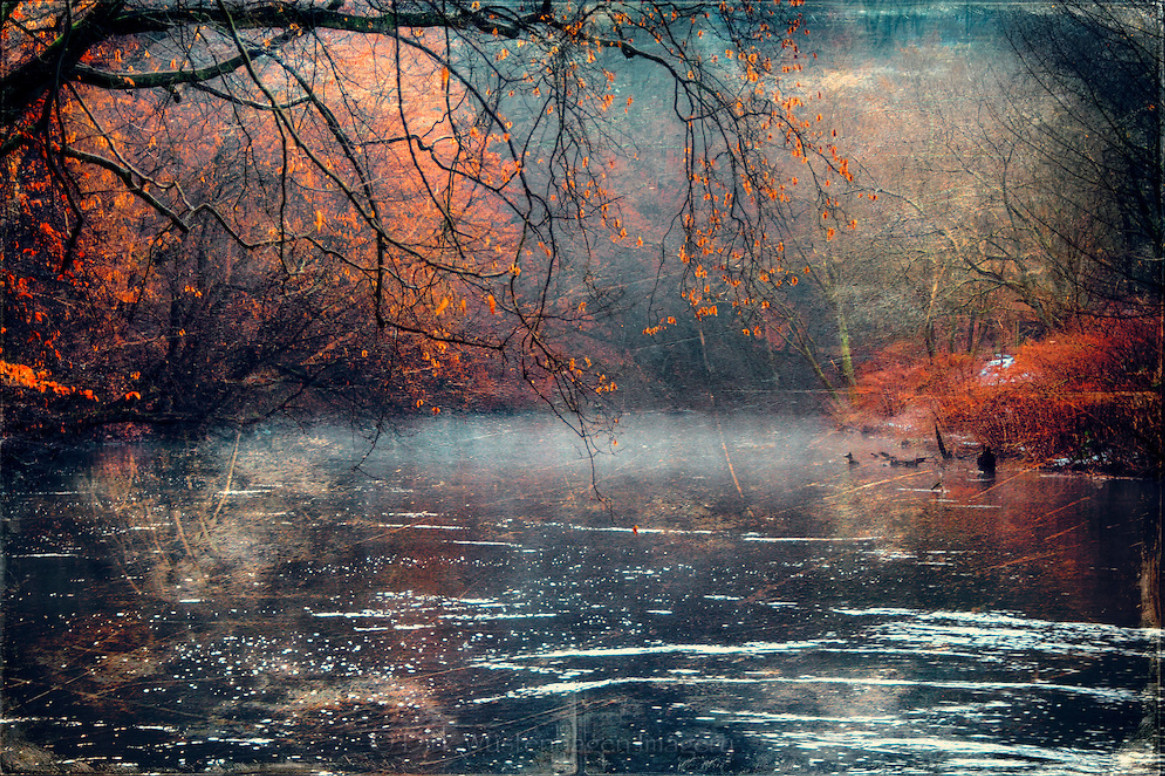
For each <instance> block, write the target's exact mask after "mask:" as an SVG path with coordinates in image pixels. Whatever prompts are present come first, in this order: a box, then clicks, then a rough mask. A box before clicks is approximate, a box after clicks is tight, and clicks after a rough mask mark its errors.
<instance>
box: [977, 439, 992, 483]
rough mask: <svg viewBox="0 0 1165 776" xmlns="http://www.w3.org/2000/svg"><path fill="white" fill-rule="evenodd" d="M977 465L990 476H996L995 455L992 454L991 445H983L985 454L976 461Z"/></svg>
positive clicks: (982, 453) (980, 454) (980, 455)
mask: <svg viewBox="0 0 1165 776" xmlns="http://www.w3.org/2000/svg"><path fill="white" fill-rule="evenodd" d="M975 465H976V466H978V467H979V471H981V472H983V473H984V474H986V475H988V476H991V475H994V474H995V453H993V452H991V445H983V452H981V453H979V457H978V458H976V459H975Z"/></svg>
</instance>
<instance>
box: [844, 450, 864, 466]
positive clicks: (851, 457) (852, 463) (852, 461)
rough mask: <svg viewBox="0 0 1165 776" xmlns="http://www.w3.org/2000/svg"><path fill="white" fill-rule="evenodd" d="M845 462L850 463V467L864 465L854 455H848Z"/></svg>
mask: <svg viewBox="0 0 1165 776" xmlns="http://www.w3.org/2000/svg"><path fill="white" fill-rule="evenodd" d="M845 460H846V461H848V462H849V465H850V466H861V465H862V462H861V461H859V460H858V459H857V458H854V454H853V453H846V454H845Z"/></svg>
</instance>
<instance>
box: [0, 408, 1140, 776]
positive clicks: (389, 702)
mask: <svg viewBox="0 0 1165 776" xmlns="http://www.w3.org/2000/svg"><path fill="white" fill-rule="evenodd" d="M617 441H618V444H617V445H615V446H614V447H613V448H611V449H610V450H606V451H604V452H603V453H601V454H600V455H598V456H597V458H596V459H595V461H594V468H593V470H592V464H591V459H590V458H589V457H588V456H587V455H586V454H585V451H584V449H583V448H582V446H581V444H580V443H579V441H578V440H577V438H575V437H574V436H573V435H572V434H571V433H570V431H569V430H568V429H567V428H565V427H564V426H563V425H562V424H561V423H559V422H558V421H556V420H554V419H552V418H545V417H541V416H530V415H515V416H490V417H469V418H457V417H441V418H436V419H433V420H431V421H427V422H424V423H419V424H417V425H416V426H415V427H414V428H411V429H405V430H401V431H396V432H392V433H386V434H384V435H383V436H381V438H380V439H379V440H378V441H377V443H376V445H375V447H374V448H373V449H371V450H370V449H369V446H368V443H367V440H366V439H364V438H363V437H361V436H360V435H359V434H356V433H354V432H352V431H350V430H345V429H342V428H338V427H328V426H315V427H310V428H298V427H295V428H279V427H270V428H265V429H261V430H257V431H256V430H253V431H247V432H244V433H242V434H241V435H237V436H236V435H235V434H234V433H233V432H232V433H226V434H223V435H221V436H218V437H215V438H213V439H210V440H205V441H201V442H183V443H179V442H160V441H157V440H155V441H147V442H141V443H136V444H128V443H119V444H106V445H99V446H89V447H85V448H80V449H76V450H71V451H68V452H65V453H60V454H58V455H56V456H55V457H53V458H52V460H44V461H27V462H26V463H25V465H24V466H23V467H19V468H15V469H14V468H10V469H9V470H8V471H7V472H6V477H7V478H6V484H5V494H4V496H5V522H4V542H5V546H4V559H5V562H6V565H7V568H6V586H5V591H4V593H5V597H4V609H3V611H4V619H3V634H2V636H3V656H4V672H3V708H2V713H3V718H2V725H3V729H4V736H5V739H4V740H5V742H6V747H8V751H10V752H16V753H17V754H10V755H9V761H8V765H9V769H10V770H19V769H20V768H26V769H29V770H35V769H37V768H44V769H49V768H52V769H67V768H79V767H95V768H99V769H107V770H110V769H111V770H115V771H118V772H124V773H133V772H140V771H151V772H158V771H175V772H238V771H240V770H247V769H251V770H254V769H259V770H269V771H279V772H297V771H304V772H323V771H328V772H372V771H375V772H389V771H391V772H414V773H489V774H509V773H533V774H574V773H608V772H610V773H634V774H646V773H797V774H827V773H839V774H842V773H844V774H944V776H957V775H959V774H984V773H988V772H989V773H993V774H994V773H1008V774H1047V775H1052V774H1101V773H1104V774H1108V773H1115V774H1146V775H1147V774H1155V773H1157V772H1159V769H1160V760H1159V756H1160V755H1159V750H1158V751H1157V752H1156V753H1155V752H1154V747H1155V746H1156V747H1159V738H1157V740H1156V743H1154V739H1155V737H1158V736H1159V730H1158V718H1157V717H1156V716H1155V715H1156V714H1157V711H1156V710H1157V709H1158V708H1159V705H1160V697H1161V687H1160V659H1161V643H1162V641H1161V637H1162V631H1161V625H1160V619H1159V618H1160V612H1159V611H1157V610H1156V609H1157V608H1159V603H1157V604H1152V603H1148V602H1151V601H1152V600H1154V599H1153V592H1154V586H1155V585H1159V581H1158V580H1156V579H1155V577H1154V573H1155V572H1154V571H1153V569H1154V568H1155V566H1154V565H1153V563H1154V557H1156V558H1157V560H1156V562H1158V563H1159V552H1160V548H1159V546H1157V547H1156V548H1152V547H1151V546H1150V545H1149V544H1146V541H1145V539H1146V536H1150V535H1151V534H1150V533H1149V532H1147V531H1146V530H1145V529H1146V526H1147V525H1149V524H1150V523H1151V521H1152V520H1153V519H1155V518H1157V517H1158V516H1159V514H1160V502H1159V500H1160V490H1159V486H1158V485H1157V484H1156V483H1148V482H1144V481H1139V480H1128V479H1099V478H1089V477H1083V476H1077V475H1064V474H1055V473H1047V472H1041V471H1038V470H1034V469H1025V468H1023V467H1022V466H1020V465H1018V464H1015V463H1013V462H1008V461H1004V462H1002V463H1001V466H1000V468H999V471H998V473H997V475H996V477H995V478H993V479H983V478H981V477H980V476H979V474H978V472H977V471H975V469H974V467H973V465H971V462H970V461H969V460H965V459H964V460H956V461H951V462H946V463H945V464H943V463H941V462H938V461H935V460H933V459H929V458H928V459H927V460H925V461H922V462H921V463H920V464H919V465H917V466H891V465H889V461H888V459H887V457H886V456H887V455H893V456H895V457H896V458H901V459H913V458H915V457H923V456H925V455H926V451H923V450H913V449H910V448H903V447H902V446H901V445H900V444H899V443H898V442H897V441H896V440H880V439H875V438H866V437H860V436H857V435H846V434H843V433H840V432H837V431H834V430H832V429H831V428H830V427H828V426H827V425H825V424H824V423H822V422H821V421H819V420H816V419H796V418H787V417H781V416H777V415H772V416H765V415H755V414H754V415H730V416H724V417H718V418H714V417H710V416H706V415H699V414H662V413H660V414H638V415H629V416H627V417H626V418H624V419H623V421H622V422H621V423H620V425H619V426H618V434H617ZM846 452H852V453H853V455H854V457H855V458H856V460H858V461H859V462H860V464H859V465H850V464H848V463H847V461H846V460H845V458H844V457H843V456H844V455H845V453H846ZM592 475H593V479H594V482H595V483H597V487H596V485H594V484H592ZM1156 601H1158V602H1159V598H1156Z"/></svg>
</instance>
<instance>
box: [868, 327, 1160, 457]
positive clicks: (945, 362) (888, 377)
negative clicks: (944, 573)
mask: <svg viewBox="0 0 1165 776" xmlns="http://www.w3.org/2000/svg"><path fill="white" fill-rule="evenodd" d="M1157 338H1158V330H1157V324H1156V321H1153V320H1151V319H1149V320H1146V319H1108V320H1100V321H1098V320H1091V321H1088V322H1081V323H1078V324H1076V325H1074V326H1073V327H1071V328H1069V329H1065V330H1062V331H1059V332H1055V333H1053V334H1050V335H1048V336H1046V337H1044V338H1042V339H1038V340H1032V341H1029V342H1026V343H1024V344H1022V345H1019V346H1018V347H1016V348H1014V349H1012V350H1011V352H1010V353H1008V354H992V355H990V356H975V355H969V354H966V353H948V354H943V355H938V356H934V357H931V358H927V357H926V356H925V354H923V353H920V352H917V351H912V349H911V348H910V347H908V346H906V345H903V344H899V345H898V346H896V347H891V348H888V349H887V350H886V351H884V352H883V353H882V354H880V356H879V357H877V358H875V359H872V360H871V361H870V362H869V364H868V365H867V366H866V368H865V369H863V370H862V371H861V372H860V374H859V378H858V384H857V387H856V389H855V391H854V396H853V401H852V409H853V410H854V411H856V413H857V417H860V418H866V419H868V420H870V421H872V422H879V421H888V420H891V419H895V420H897V421H899V422H904V423H906V424H907V425H908V426H909V427H910V428H911V429H912V430H913V432H914V433H915V434H916V435H918V436H929V435H930V434H932V433H933V426H934V425H937V426H938V427H939V428H940V429H942V430H944V431H945V433H947V434H948V435H952V436H962V437H963V438H965V439H967V440H970V441H974V442H975V443H977V444H988V445H991V446H992V447H993V448H995V449H996V450H997V451H999V452H1001V453H1002V454H1004V455H1008V456H1014V457H1018V458H1022V459H1024V460H1027V461H1031V462H1035V463H1040V464H1061V465H1062V464H1066V463H1071V464H1075V465H1080V466H1086V467H1092V468H1114V469H1121V470H1125V471H1127V470H1147V469H1152V468H1154V467H1155V466H1158V465H1159V462H1160V457H1161V451H1162V447H1161V445H1162V441H1163V436H1165V431H1163V429H1165V426H1163V425H1162V418H1161V393H1160V384H1159V381H1160V375H1159V373H1158V371H1157V370H1158V369H1159V343H1158V339H1157ZM852 419H853V418H852V417H851V420H852Z"/></svg>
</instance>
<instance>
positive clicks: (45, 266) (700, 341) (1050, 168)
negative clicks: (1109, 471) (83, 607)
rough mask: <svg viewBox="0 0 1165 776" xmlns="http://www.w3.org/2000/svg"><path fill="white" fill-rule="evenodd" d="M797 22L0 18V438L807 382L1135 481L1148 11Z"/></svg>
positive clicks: (502, 17) (749, 10)
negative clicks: (1106, 467)
mask: <svg viewBox="0 0 1165 776" xmlns="http://www.w3.org/2000/svg"><path fill="white" fill-rule="evenodd" d="M799 6H801V3H798V2H735V3H707V2H694V1H693V2H634V3H631V2H628V3H565V2H506V3H502V2H497V3H488V2H476V1H472V0H465V1H462V0H371V1H369V0H340V1H339V2H337V1H336V0H332V2H328V3H309V2H266V3H258V4H255V3H229V2H225V0H216V1H215V2H203V1H202V0H199V2H191V1H189V0H146V1H144V2H137V3H135V2H127V1H126V0H119V1H115V0H96V1H95V2H87V3H78V2H68V1H66V0H56V1H43V0H42V1H38V2H15V1H14V0H5V2H3V3H2V4H0V22H2V27H0V36H2V41H3V44H4V45H3V46H2V53H0V56H2V57H3V72H2V74H0V116H2V120H0V163H3V164H4V166H5V174H4V176H2V185H3V186H4V189H5V190H4V202H5V203H6V204H5V214H4V219H3V232H2V234H0V256H2V261H3V266H2V267H0V282H2V283H3V293H4V301H5V304H4V308H3V320H2V321H0V330H2V334H0V337H2V342H0V347H2V348H3V350H2V351H0V391H2V392H3V393H4V399H5V404H6V406H7V408H8V409H7V410H6V417H5V422H6V427H7V429H8V430H9V431H12V430H30V429H34V428H41V429H44V430H46V431H57V430H59V429H61V428H62V427H64V428H66V429H73V428H78V427H105V426H109V425H110V424H125V423H145V422H148V423H164V422H172V423H176V424H182V425H188V424H191V423H195V424H206V423H220V422H224V421H229V422H254V421H257V420H261V419H262V418H265V417H269V416H271V415H272V414H275V413H280V412H308V413H313V412H321V411H327V412H337V411H344V410H347V411H350V412H352V413H354V414H356V415H360V416H364V415H367V414H368V413H388V414H392V413H398V412H405V411H407V412H417V411H420V412H435V411H440V410H442V409H449V408H457V407H473V408H479V409H481V408H503V407H514V406H521V405H524V404H525V403H530V402H538V403H545V404H547V405H548V406H550V407H551V408H552V409H554V410H555V411H557V412H559V413H561V414H562V415H563V417H564V418H567V419H572V422H574V423H576V424H577V425H578V427H579V428H580V430H581V429H582V428H585V427H586V424H587V423H589V422H591V421H594V420H595V419H597V418H599V417H601V410H602V407H603V406H604V405H605V404H608V403H610V402H611V401H612V400H614V397H619V396H620V392H619V391H618V390H617V389H618V388H619V386H620V385H622V386H623V387H624V389H626V388H627V387H628V386H634V387H635V388H637V389H641V390H634V391H630V392H628V391H626V390H624V391H623V392H622V395H623V396H627V395H632V396H636V395H639V394H640V393H643V392H649V393H654V394H655V395H656V396H659V395H661V394H662V395H663V397H664V398H665V399H667V400H669V401H682V402H688V403H692V402H695V403H700V402H707V401H711V402H712V403H714V402H715V400H714V399H711V398H710V397H709V394H710V393H720V392H724V391H727V390H728V389H729V388H730V387H732V386H736V387H739V386H740V385H755V386H756V387H757V391H758V395H767V392H771V391H772V390H773V389H780V388H791V387H792V388H808V387H815V388H817V389H819V390H821V391H822V392H824V394H825V395H827V396H828V397H831V401H832V405H833V407H834V409H835V411H836V412H837V414H838V417H839V418H842V419H843V420H848V421H849V422H854V423H857V424H865V423H873V422H877V421H878V420H880V419H882V418H885V417H887V416H899V417H902V416H909V417H911V418H913V422H914V423H915V424H916V425H917V426H918V427H919V428H924V427H925V428H929V427H931V426H933V425H934V424H936V423H937V424H938V425H939V426H941V427H942V428H944V430H947V431H948V432H959V431H962V432H965V433H968V434H970V435H971V436H972V437H974V438H976V439H978V440H979V441H982V442H989V443H991V444H993V445H995V446H997V447H998V448H999V449H1001V450H1003V451H1004V452H1008V453H1013V454H1017V455H1026V456H1029V457H1043V458H1051V457H1055V456H1058V455H1061V454H1064V453H1068V454H1070V455H1072V456H1075V457H1076V458H1077V459H1083V458H1084V457H1087V456H1090V455H1091V456H1099V457H1100V458H1101V459H1103V458H1104V457H1105V456H1107V457H1108V460H1111V461H1114V462H1119V463H1120V465H1122V466H1127V467H1129V468H1154V467H1158V468H1159V467H1160V464H1161V460H1162V446H1161V434H1160V433H1159V431H1154V429H1160V428H1161V427H1162V426H1163V425H1165V424H1162V423H1160V422H1159V421H1160V420H1161V391H1162V388H1161V386H1162V380H1161V369H1162V364H1161V353H1162V350H1163V348H1162V343H1161V322H1162V320H1165V315H1163V313H1162V299H1163V298H1165V294H1163V291H1162V289H1163V282H1162V277H1163V275H1162V266H1163V262H1162V224H1163V222H1165V219H1163V218H1162V213H1163V209H1165V206H1163V204H1162V190H1163V186H1162V170H1163V167H1165V165H1163V163H1162V149H1161V137H1162V132H1161V118H1160V117H1161V111H1160V110H1159V109H1158V106H1159V104H1160V103H1161V102H1162V101H1161V99H1160V98H1161V84H1162V78H1161V74H1160V73H1159V70H1158V68H1159V65H1158V63H1159V61H1160V56H1159V50H1160V46H1161V41H1162V35H1161V26H1162V22H1161V20H1160V19H1159V17H1158V16H1157V10H1156V5H1155V4H1153V3H1149V2H1130V3H1121V4H1114V3H1108V2H1093V1H1092V0H1080V2H1076V1H1075V0H1073V1H1072V2H1061V3H1058V4H1057V12H1056V13H1052V14H1048V13H1042V12H1041V13H1029V12H1028V11H1027V10H1025V9H1024V8H1023V7H1014V8H1013V7H1008V8H1005V9H1001V10H999V11H998V12H997V15H995V16H992V17H991V21H990V24H995V25H996V26H997V28H998V34H997V35H996V37H995V40H994V42H993V45H992V46H991V47H988V55H989V56H990V58H991V59H992V61H993V62H994V66H993V67H991V68H990V69H989V71H988V70H985V69H984V68H983V66H982V60H979V59H976V57H978V56H980V53H981V52H980V48H981V45H982V42H981V41H974V42H968V41H967V40H964V39H961V38H960V37H959V36H958V34H957V33H958V29H959V28H960V24H961V25H963V27H962V28H963V29H966V30H970V29H971V20H972V15H971V14H970V12H969V11H968V10H967V9H961V10H960V9H956V11H957V13H962V16H959V18H958V19H957V20H956V21H958V22H959V24H950V23H944V24H943V27H942V29H943V33H942V34H941V35H938V36H928V35H927V33H926V30H925V25H924V24H923V21H922V19H923V17H924V16H925V14H923V15H922V16H920V15H919V13H920V12H919V10H918V9H917V8H914V7H911V8H909V9H904V10H902V11H901V13H903V14H906V16H904V17H902V18H904V19H906V22H905V23H907V25H908V26H909V27H910V29H911V36H910V42H909V45H908V46H907V47H906V51H905V53H901V52H899V53H896V54H895V55H894V58H893V61H892V62H884V63H880V62H879V60H878V59H877V58H876V57H865V58H862V56H861V55H859V53H858V52H860V51H863V50H865V51H871V52H877V56H886V54H885V50H886V48H885V45H884V41H882V40H881V38H882V37H884V35H885V30H886V29H888V28H887V26H886V25H887V24H889V25H890V27H891V28H894V29H897V27H896V26H895V23H891V21H887V20H886V19H885V18H883V17H886V16H887V14H889V15H893V13H894V9H887V8H884V7H882V6H881V5H879V4H877V3H869V4H865V5H864V6H863V8H864V9H865V11H867V12H869V13H867V14H866V16H865V17H863V18H865V24H864V26H860V25H859V26H857V27H852V28H846V27H845V25H844V24H833V25H832V26H831V25H830V24H827V23H825V22H823V24H822V28H821V30H820V31H819V30H818V29H810V28H811V27H813V25H811V24H808V23H807V21H806V19H807V18H808V19H810V20H814V19H818V18H823V19H824V18H825V17H823V16H822V14H824V13H825V11H823V10H821V9H815V8H814V6H813V5H812V4H809V5H808V6H807V7H805V8H801V7H799ZM866 6H868V7H866ZM802 11H805V12H806V13H805V16H802V15H801V14H800V12H802ZM875 12H876V13H875ZM957 13H956V15H957ZM815 14H816V15H815ZM875 18H876V20H877V21H876V23H875V21H872V20H874V19H875ZM975 23H976V24H977V25H978V26H977V27H976V30H977V31H978V30H981V29H982V28H983V27H984V26H985V25H984V22H983V19H982V18H981V17H979V16H977V17H975ZM899 26H900V25H899ZM976 34H980V33H979V32H976ZM862 35H865V36H866V37H865V43H867V44H868V45H865V46H863V45H850V44H852V42H853V41H852V38H853V36H858V37H860V36H862ZM846 36H850V38H851V40H850V44H846V45H839V44H844V43H845V42H846ZM859 42H862V41H859ZM847 52H848V55H849V56H848V58H847ZM819 55H820V56H819ZM883 65H884V66H883ZM985 72H989V73H990V76H989V77H984V73H985ZM1041 348H1042V350H1041ZM1118 353H1119V354H1121V356H1120V358H1119V359H1115V360H1114V359H1112V358H1110V357H1109V356H1111V355H1112V354H1118ZM1098 354H1106V357H1104V358H1102V357H1101V356H1100V355H1098ZM997 355H1006V356H1007V358H1008V359H1011V360H1010V361H1008V360H999V359H997V358H996V356H997ZM993 363H999V364H1004V363H1005V364H1008V365H1009V366H1008V367H1007V368H1008V369H1010V370H1011V371H1010V372H1009V373H1008V374H1007V375H1006V379H1002V378H1001V379H995V378H993V377H991V372H990V369H989V367H990V365H991V364H993ZM1083 363H1090V364H1092V365H1093V368H1092V369H1091V370H1089V369H1081V368H1079V367H1080V365H1081V364H1083ZM1011 364H1018V366H1010V365H1011ZM984 370H987V371H986V372H985V371H984ZM1021 375H1022V376H1023V378H1024V379H1016V378H1017V377H1019V376H1021ZM660 386H662V387H660ZM1008 392H1010V394H1009V393H1008ZM1021 399H1022V401H1026V402H1029V405H1028V406H1029V410H1030V408H1032V407H1038V408H1040V412H1038V413H1035V412H1033V411H1026V410H1024V411H1018V412H1017V411H1016V410H1015V407H1017V406H1020V405H1018V404H1015V402H1019V401H1021ZM1009 402H1011V404H1009ZM1008 407H1010V409H1009V408H1008ZM1007 417H1017V418H1025V419H1031V418H1034V417H1040V418H1044V420H1041V421H1039V422H1038V423H1029V424H1028V425H1027V426H1024V427H1021V426H1019V425H1017V424H1015V423H1011V424H1008V423H1006V422H1004V420H1001V418H1002V419H1005V418H1007ZM984 418H992V419H993V420H992V421H991V422H990V423H988V422H985V421H984V422H980V421H982V420H983V419H984ZM1050 429H1056V431H1055V432H1054V433H1053V432H1052V431H1050ZM1045 432H1046V433H1045ZM1130 440H1131V441H1130ZM1117 448H1119V450H1118V449H1117Z"/></svg>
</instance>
